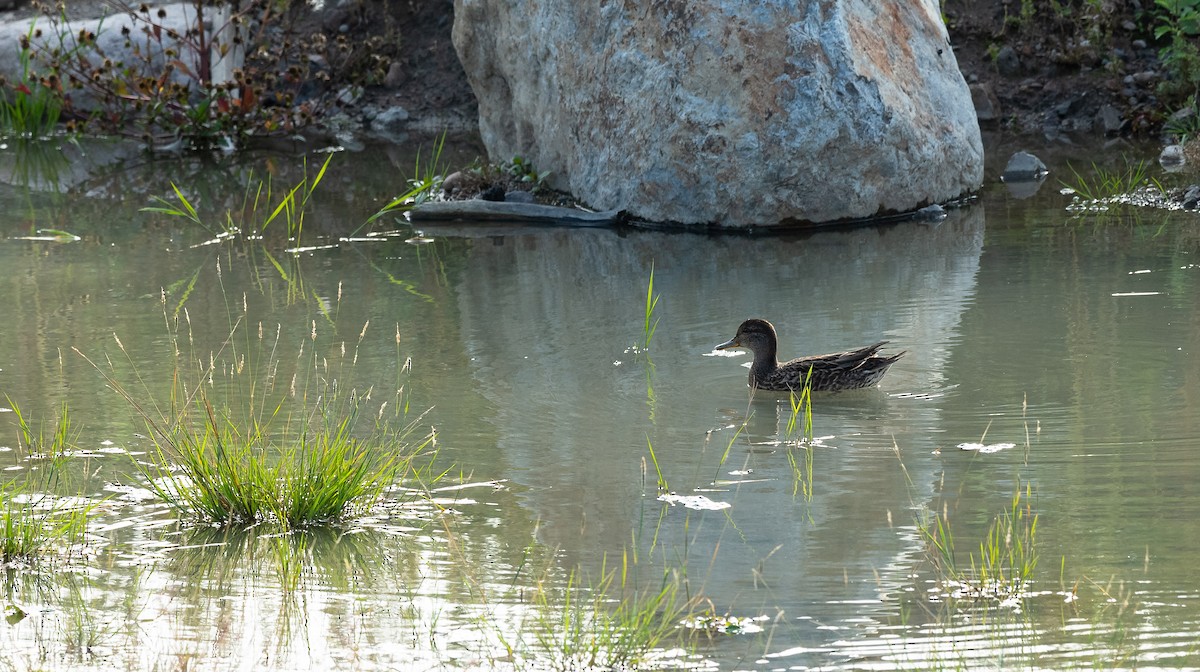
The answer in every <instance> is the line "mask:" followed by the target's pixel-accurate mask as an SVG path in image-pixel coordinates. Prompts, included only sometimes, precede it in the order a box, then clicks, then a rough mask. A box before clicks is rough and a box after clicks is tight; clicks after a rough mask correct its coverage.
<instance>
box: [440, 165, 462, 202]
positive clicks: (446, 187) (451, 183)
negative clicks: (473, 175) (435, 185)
mask: <svg viewBox="0 0 1200 672" xmlns="http://www.w3.org/2000/svg"><path fill="white" fill-rule="evenodd" d="M466 184H467V176H466V175H464V174H463V172H462V171H461V170H456V171H454V172H453V173H450V174H449V175H447V176H446V177H445V178H443V179H442V193H444V194H446V195H447V196H453V195H454V194H455V192H457V191H458V190H459V189H462V188H463V187H464V186H466Z"/></svg>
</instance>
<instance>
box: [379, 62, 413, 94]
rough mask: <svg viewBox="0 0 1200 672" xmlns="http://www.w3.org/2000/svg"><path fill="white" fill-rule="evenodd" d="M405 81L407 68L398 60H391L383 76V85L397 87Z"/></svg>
mask: <svg viewBox="0 0 1200 672" xmlns="http://www.w3.org/2000/svg"><path fill="white" fill-rule="evenodd" d="M407 81H408V68H406V67H404V64H402V63H400V62H398V61H393V62H392V64H391V66H389V67H388V71H387V75H386V76H384V78H383V85H384V86H385V87H387V88H389V89H398V88H400V87H401V86H404V83H405V82H407Z"/></svg>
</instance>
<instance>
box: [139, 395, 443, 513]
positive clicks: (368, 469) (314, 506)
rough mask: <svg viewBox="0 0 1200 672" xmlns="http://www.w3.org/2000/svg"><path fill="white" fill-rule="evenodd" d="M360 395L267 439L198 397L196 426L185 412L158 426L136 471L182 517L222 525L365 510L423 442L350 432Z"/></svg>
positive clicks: (254, 426) (261, 429)
mask: <svg viewBox="0 0 1200 672" xmlns="http://www.w3.org/2000/svg"><path fill="white" fill-rule="evenodd" d="M362 401H363V400H362V399H357V398H356V399H353V400H352V401H351V402H350V404H348V406H347V407H346V408H344V409H339V412H337V413H331V412H330V411H329V409H321V410H318V411H317V412H316V413H314V414H313V416H311V417H309V416H306V417H305V418H304V419H303V420H301V426H299V427H297V428H286V429H285V430H283V431H282V432H281V433H280V434H281V435H280V436H278V437H273V436H272V434H273V433H274V432H273V428H272V427H271V425H270V423H267V424H265V425H259V424H258V423H257V422H251V423H250V424H248V425H247V426H240V425H239V423H238V422H236V421H234V420H233V419H232V418H231V417H230V416H229V415H222V416H221V417H219V418H218V416H217V415H216V413H215V412H214V411H213V408H212V404H211V402H210V401H209V400H208V399H207V398H202V399H200V400H199V401H198V402H197V403H198V404H199V405H202V406H203V412H204V414H205V415H206V416H207V420H206V421H202V422H201V423H200V427H199V428H196V427H195V426H194V424H195V421H194V419H193V418H191V417H188V416H183V417H181V418H180V419H179V420H178V421H177V422H176V423H175V424H174V425H173V426H171V427H169V428H161V427H157V428H156V431H155V435H156V438H157V441H156V442H155V450H154V452H152V453H151V457H150V464H149V465H146V466H144V471H143V473H144V475H145V476H146V477H147V479H148V480H149V483H150V488H151V490H152V491H153V492H154V493H155V494H156V495H157V496H158V497H159V498H160V499H162V500H163V501H164V502H167V503H169V504H170V505H171V506H173V507H175V508H176V509H177V510H179V511H180V512H181V513H183V514H184V515H187V516H190V517H194V518H197V519H199V520H202V521H205V522H212V523H216V524H221V525H228V524H233V525H247V524H253V523H257V522H262V521H270V522H274V523H277V524H279V525H281V526H283V527H284V528H285V529H294V528H303V527H308V526H312V525H324V524H329V523H338V522H342V521H343V520H345V519H346V518H347V517H348V516H351V515H353V514H355V513H357V512H362V511H366V510H369V509H370V508H371V507H372V506H373V505H374V504H375V503H376V502H378V501H379V499H380V498H381V497H382V496H383V494H384V492H385V491H386V490H387V489H388V488H390V487H391V486H392V485H393V484H394V483H395V482H396V481H397V480H399V478H400V477H401V476H402V475H407V474H409V473H410V472H411V470H412V469H413V464H412V460H413V459H414V458H416V457H417V456H418V455H419V454H420V453H421V450H422V449H423V448H424V447H425V445H426V444H425V443H424V442H420V443H417V444H416V445H412V444H411V443H410V442H409V441H408V440H407V437H408V435H409V434H410V433H411V431H414V429H413V428H406V429H405V430H402V431H400V432H380V433H378V434H377V435H374V436H370V437H368V438H365V439H360V438H356V437H355V436H354V435H353V432H352V428H353V427H354V426H355V424H356V423H355V421H356V420H357V415H358V411H359V409H360V404H361V403H362Z"/></svg>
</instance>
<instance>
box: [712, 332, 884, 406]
mask: <svg viewBox="0 0 1200 672" xmlns="http://www.w3.org/2000/svg"><path fill="white" fill-rule="evenodd" d="M887 343H888V342H887V341H879V342H878V343H873V344H871V345H867V346H863V347H861V348H858V349H856V350H847V351H845V352H835V353H831V354H828V355H811V356H808V357H800V358H797V359H793V360H791V361H787V362H784V363H782V364H780V363H779V358H778V355H777V351H778V347H779V337H778V336H777V335H776V333H775V326H774V325H773V324H771V323H770V322H768V321H766V320H761V319H750V320H746V321H745V322H742V323H741V325H739V326H738V329H737V334H735V335H734V337H733V338H731V339H729V340H728V341H725V342H724V343H722V344H720V345H718V346H716V349H717V350H727V349H729V348H745V349H747V350H750V351H751V352H753V353H754V363H753V364H751V365H750V388H751V389H754V390H770V391H774V392H788V391H792V392H799V391H800V390H802V389H804V386H805V384H806V383H807V384H808V386H809V389H810V390H811V391H813V392H838V391H841V390H855V389H859V388H863V387H872V386H874V385H876V384H877V383H879V380H880V379H881V378H883V374H884V373H887V370H888V368H889V367H890V366H891V365H892V364H895V363H896V360H898V359H900V358H901V357H903V356H904V354H905V353H904V352H899V353H897V354H894V355H879V354H877V353H878V352H879V349H880V348H882V347H883V346H884V345H886V344H887Z"/></svg>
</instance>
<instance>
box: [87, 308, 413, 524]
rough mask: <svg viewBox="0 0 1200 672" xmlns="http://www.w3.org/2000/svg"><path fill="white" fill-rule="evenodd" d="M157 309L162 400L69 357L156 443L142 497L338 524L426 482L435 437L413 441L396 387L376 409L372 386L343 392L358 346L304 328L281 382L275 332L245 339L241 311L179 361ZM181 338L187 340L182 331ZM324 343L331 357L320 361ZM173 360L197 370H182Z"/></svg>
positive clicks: (200, 514)
mask: <svg viewBox="0 0 1200 672" xmlns="http://www.w3.org/2000/svg"><path fill="white" fill-rule="evenodd" d="M243 309H244V308H243ZM163 312H164V317H165V319H166V320H167V322H168V328H169V329H171V330H172V341H173V350H174V352H175V361H176V370H175V372H174V376H173V380H174V383H173V385H172V388H171V398H170V403H169V404H167V403H165V402H163V401H162V400H160V399H158V398H156V397H155V396H154V395H153V394H151V393H150V392H149V390H148V389H145V388H146V385H145V382H144V381H143V380H142V377H141V375H140V374H138V373H137V371H136V367H135V368H134V374H135V376H136V378H137V380H138V382H139V383H140V384H141V386H142V388H144V389H145V392H144V393H143V392H140V391H137V390H132V391H131V390H130V389H129V388H127V387H126V386H125V385H124V384H123V383H122V382H121V380H119V379H118V374H117V371H116V368H115V366H114V365H113V363H112V360H111V359H109V360H108V369H102V368H101V367H100V366H99V365H98V364H96V363H95V362H94V361H93V360H92V359H90V358H88V357H87V356H86V355H83V353H79V354H80V355H81V356H83V357H84V359H86V360H87V361H88V362H89V363H90V364H92V366H93V368H95V369H96V370H97V371H98V372H99V373H100V374H101V375H102V376H103V377H104V378H105V380H106V382H107V383H108V385H109V387H110V388H111V389H113V390H115V391H116V392H117V394H118V395H120V396H121V397H122V398H123V399H124V400H125V401H126V402H127V403H128V404H129V406H130V407H131V408H132V409H134V412H135V414H136V415H137V416H138V417H139V418H140V419H141V420H142V421H143V422H144V423H145V425H146V427H147V428H148V430H149V431H148V434H149V436H150V437H151V439H152V441H153V444H154V445H153V448H152V450H151V451H150V453H149V459H147V460H145V461H141V462H138V463H137V466H138V468H139V470H140V471H141V472H142V475H143V476H144V477H145V478H146V480H147V481H148V483H149V487H150V489H151V490H152V492H154V493H155V494H156V495H157V496H158V497H159V498H160V499H161V500H163V501H164V502H167V503H168V504H170V505H171V506H172V507H174V508H175V509H176V510H178V511H179V512H180V513H181V514H182V515H183V516H185V517H188V518H192V519H194V520H198V521H202V522H204V523H209V524H217V525H234V526H237V525H252V524H255V523H260V522H267V523H271V524H274V525H277V526H279V527H280V528H282V529H284V530H294V529H302V528H307V527H311V526H316V525H327V524H339V523H343V522H345V521H347V520H349V519H350V518H352V517H353V516H355V515H358V514H360V513H363V512H365V511H367V510H369V509H371V508H372V507H373V506H374V505H376V504H377V503H379V502H380V500H381V498H382V497H383V496H384V494H385V492H386V491H388V489H389V488H391V487H392V486H394V485H396V484H397V482H398V481H400V480H401V479H412V480H416V481H419V482H420V481H424V480H425V479H426V475H425V474H424V472H423V471H422V469H423V466H424V465H426V464H427V460H425V459H423V458H424V457H428V455H427V451H428V450H430V449H431V448H432V446H433V444H434V435H433V433H432V432H430V433H428V434H425V435H424V436H419V432H418V425H419V423H420V422H421V420H422V417H417V418H416V419H409V418H408V415H407V401H406V398H405V397H404V395H403V389H402V388H400V389H397V391H396V394H395V397H394V398H390V399H385V400H384V401H383V402H382V403H378V402H374V401H373V400H372V397H373V395H374V389H373V387H371V386H367V387H364V388H362V389H359V388H355V387H353V382H352V381H353V380H354V377H355V372H354V363H355V362H356V361H357V358H358V347H359V346H358V345H354V346H353V347H352V348H351V349H350V351H349V352H347V346H346V344H345V343H344V342H342V343H331V344H323V343H322V342H321V341H320V340H318V337H317V334H318V329H317V322H315V321H314V322H313V323H312V328H311V331H310V333H309V334H308V335H307V336H306V337H305V338H304V339H303V342H302V344H301V346H300V353H301V356H298V357H297V359H296V360H295V365H296V370H295V371H294V372H293V373H292V374H291V376H290V377H289V376H287V375H286V373H285V372H282V371H281V369H282V368H283V367H285V366H290V365H291V363H290V362H291V360H290V359H287V358H285V356H284V355H283V352H282V350H283V349H282V348H281V347H280V345H279V339H280V332H281V331H282V329H279V330H277V331H276V333H275V334H274V336H273V337H272V336H271V335H270V334H269V332H268V331H267V330H266V329H265V328H264V327H263V326H262V325H259V328H258V330H257V334H250V333H247V332H248V331H249V330H246V329H244V328H243V327H242V325H243V323H244V316H243V317H242V318H239V319H237V320H234V322H233V324H232V325H231V328H230V333H229V336H227V338H226V341H225V343H224V344H223V345H222V347H221V348H220V349H219V350H217V351H215V352H212V353H206V354H204V355H197V354H196V353H194V352H193V354H191V355H188V356H182V355H181V353H182V352H184V350H185V348H183V347H181V346H182V344H181V343H180V338H181V336H180V330H181V327H180V319H179V317H178V312H176V314H175V315H176V317H175V318H174V320H173V321H172V317H171V316H170V315H169V314H168V309H167V307H166V303H165V296H164V299H163ZM182 312H183V316H184V318H187V310H186V309H185V310H183V311H182ZM172 322H173V324H174V326H171V325H172ZM368 325H369V323H368ZM368 325H364V326H363V328H362V330H361V332H360V333H359V345H361V343H362V341H363V339H364V338H366V335H367V331H368V330H367V327H368ZM186 334H187V339H188V340H189V342H190V341H191V339H192V335H191V329H190V326H189V327H187V328H186ZM242 339H245V345H244V346H242V345H241V343H240V341H241V340H242ZM115 341H116V344H117V347H118V348H119V349H120V351H121V352H122V353H123V355H124V358H125V360H126V361H128V362H129V363H130V364H132V362H133V357H131V356H130V353H129V352H128V351H127V350H126V349H125V346H124V344H123V343H122V342H121V340H120V339H119V338H115ZM187 347H188V348H191V349H193V350H194V344H191V345H189V346H187ZM323 347H328V348H330V351H329V352H327V353H326V354H319V353H318V350H319V349H320V348H323ZM227 350H228V351H232V353H231V354H229V353H227V352H226V351H227ZM239 350H240V351H239ZM77 352H78V351H77ZM304 353H307V358H305V357H304V356H303V355H304ZM181 362H193V363H196V364H193V365H189V366H196V368H195V369H194V370H190V371H189V370H182V369H181V368H180V366H181V364H180V363H181ZM389 408H390V410H389Z"/></svg>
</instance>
